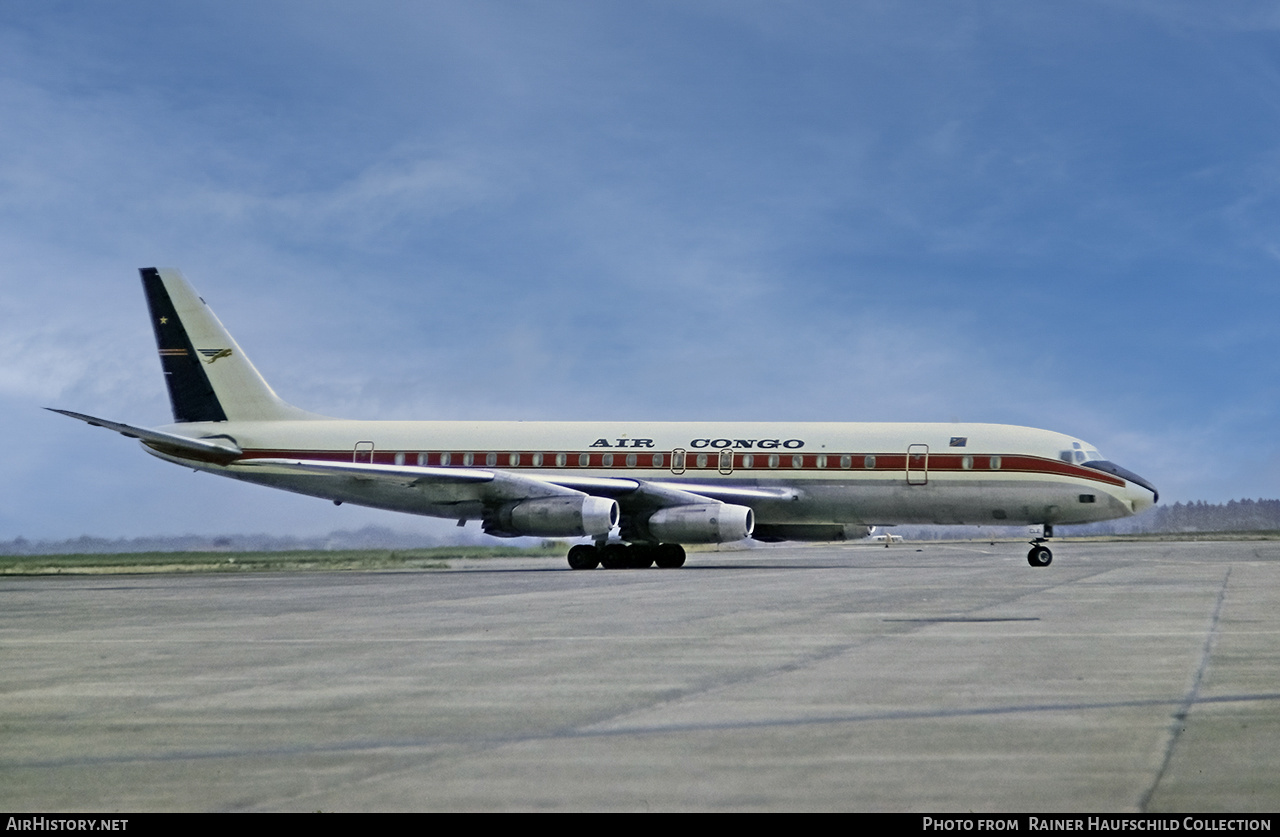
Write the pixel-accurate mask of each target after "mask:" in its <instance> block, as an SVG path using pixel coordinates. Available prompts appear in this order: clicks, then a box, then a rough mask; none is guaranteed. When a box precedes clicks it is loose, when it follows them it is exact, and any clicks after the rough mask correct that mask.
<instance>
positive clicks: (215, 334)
mask: <svg viewBox="0 0 1280 837" xmlns="http://www.w3.org/2000/svg"><path fill="white" fill-rule="evenodd" d="M139 272H140V273H141V274H142V287H143V290H144V291H145V292H146V295H147V306H148V307H149V308H150V309H151V326H152V328H154V329H155V333H156V348H157V349H159V351H160V365H161V366H162V367H164V375H165V383H166V384H167V385H168V387H169V402H170V404H171V405H172V406H173V420H174V421H175V422H193V421H282V420H289V419H309V418H320V416H317V415H315V414H314V413H308V412H306V411H305V410H300V409H298V408H297V407H294V406H292V405H291V404H288V403H286V402H285V401H284V400H283V399H281V398H280V396H278V395H276V394H275V392H274V391H273V390H272V389H271V387H270V386H268V385H267V382H266V381H265V380H264V379H263V377H262V375H261V374H259V373H258V370H257V369H255V368H254V366H253V364H252V363H250V362H249V358H248V357H247V356H246V355H245V353H244V351H243V350H241V348H240V346H239V345H237V344H236V341H235V340H234V339H233V338H232V337H231V335H230V334H229V333H228V332H227V330H226V328H224V327H223V325H222V323H221V322H219V321H218V318H217V317H216V316H214V313H213V311H212V309H210V308H209V306H208V305H206V304H205V301H204V300H203V299H201V298H200V296H199V295H198V294H197V293H196V292H195V289H194V288H192V287H191V285H189V284H187V280H186V279H184V278H183V277H182V274H181V273H180V272H178V271H177V270H174V269H172V268H154V267H144V268H142V269H141V270H140V271H139Z"/></svg>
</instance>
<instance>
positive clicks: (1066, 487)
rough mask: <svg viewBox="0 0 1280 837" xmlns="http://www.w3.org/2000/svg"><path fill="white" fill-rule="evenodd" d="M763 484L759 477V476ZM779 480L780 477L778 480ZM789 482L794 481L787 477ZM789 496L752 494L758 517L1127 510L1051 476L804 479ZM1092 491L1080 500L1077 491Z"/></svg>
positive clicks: (938, 518)
mask: <svg viewBox="0 0 1280 837" xmlns="http://www.w3.org/2000/svg"><path fill="white" fill-rule="evenodd" d="M760 484H761V485H762V486H765V485H767V483H765V482H763V481H762V482H761V483H760ZM780 484H781V483H780ZM792 485H794V483H792ZM802 485H803V487H802V489H801V491H800V497H799V498H798V499H797V500H796V501H794V502H787V501H783V500H778V501H753V502H752V503H751V505H752V507H753V508H754V510H755V512H756V520H757V522H759V523H763V524H786V523H791V524H798V523H806V524H808V523H812V524H866V525H885V524H948V525H1021V524H1038V523H1059V524H1070V523H1090V522H1093V521H1096V520H1113V519H1115V518H1117V517H1125V516H1128V515H1131V514H1132V513H1133V511H1132V509H1131V508H1130V507H1129V506H1128V505H1127V504H1126V502H1125V501H1124V500H1123V499H1121V498H1119V497H1116V496H1114V495H1112V494H1110V493H1108V492H1107V491H1106V490H1102V489H1099V488H1095V487H1091V486H1081V485H1078V484H1074V483H1064V482H1059V481H1053V480H1028V479H1019V480H966V481H964V482H960V481H952V480H945V479H934V480H931V481H930V482H929V484H927V485H907V484H906V483H905V481H903V480H901V479H888V480H874V479H861V480H858V481H856V482H848V481H844V482H836V481H831V482H821V483H816V482H815V483H804V484H802ZM1082 494H1088V495H1091V496H1093V497H1094V502H1092V503H1082V502H1081V501H1080V496H1081V495H1082Z"/></svg>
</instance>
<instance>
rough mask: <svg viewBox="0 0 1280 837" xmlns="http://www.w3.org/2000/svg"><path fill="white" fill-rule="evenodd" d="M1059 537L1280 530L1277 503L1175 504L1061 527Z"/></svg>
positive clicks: (1279, 504)
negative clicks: (1121, 517)
mask: <svg viewBox="0 0 1280 837" xmlns="http://www.w3.org/2000/svg"><path fill="white" fill-rule="evenodd" d="M1061 529H1062V534H1072V535H1124V534H1139V533H1141V534H1172V533H1177V532H1253V531H1261V530H1269V529H1270V530H1274V529H1280V500H1229V501H1228V502H1226V503H1206V502H1204V501H1203V500H1196V501H1195V502H1191V503H1174V504H1173V505H1170V506H1156V507H1155V508H1153V509H1149V510H1148V511H1145V512H1143V513H1142V514H1139V515H1135V516H1134V517H1128V518H1124V519H1122V520H1108V521H1106V522H1105V523H1090V524H1088V525H1085V526H1063V527H1061Z"/></svg>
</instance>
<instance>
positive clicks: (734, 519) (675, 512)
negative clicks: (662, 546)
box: [646, 503, 756, 543]
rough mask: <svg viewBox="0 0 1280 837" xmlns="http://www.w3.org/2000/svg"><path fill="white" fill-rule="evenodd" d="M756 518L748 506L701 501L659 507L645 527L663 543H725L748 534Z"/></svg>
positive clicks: (749, 535)
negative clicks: (686, 504)
mask: <svg viewBox="0 0 1280 837" xmlns="http://www.w3.org/2000/svg"><path fill="white" fill-rule="evenodd" d="M755 519H756V517H755V512H753V511H752V510H751V509H750V508H748V507H747V506H735V505H731V504H730V503H702V504H699V505H691V506H672V507H671V508H666V509H659V510H658V511H656V512H654V513H653V514H652V515H651V516H650V517H649V520H648V521H646V526H647V528H648V529H649V533H650V534H651V535H653V537H655V538H657V539H658V540H659V541H662V542H663V543H727V542H730V541H740V540H742V539H743V538H749V537H751V530H752V529H753V528H754V527H755Z"/></svg>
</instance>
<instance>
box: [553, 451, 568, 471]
mask: <svg viewBox="0 0 1280 837" xmlns="http://www.w3.org/2000/svg"><path fill="white" fill-rule="evenodd" d="M568 461H569V457H567V456H565V455H564V454H563V453H557V454H556V467H557V468H563V467H564V465H565V463H566V462H568Z"/></svg>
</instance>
